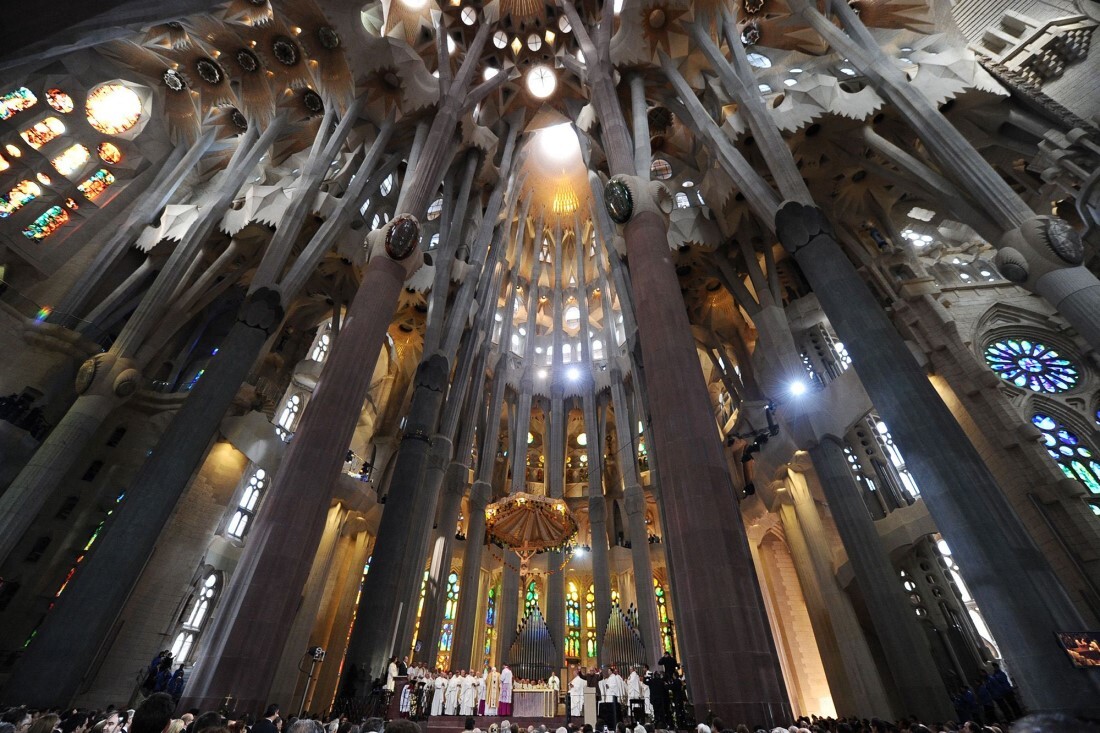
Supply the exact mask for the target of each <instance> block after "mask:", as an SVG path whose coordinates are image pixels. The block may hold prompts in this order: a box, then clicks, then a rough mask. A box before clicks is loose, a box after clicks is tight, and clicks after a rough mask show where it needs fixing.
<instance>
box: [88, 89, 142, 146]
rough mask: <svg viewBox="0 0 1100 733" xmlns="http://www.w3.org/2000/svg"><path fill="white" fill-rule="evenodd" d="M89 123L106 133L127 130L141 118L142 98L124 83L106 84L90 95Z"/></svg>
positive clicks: (113, 133) (110, 133) (114, 133)
mask: <svg viewBox="0 0 1100 733" xmlns="http://www.w3.org/2000/svg"><path fill="white" fill-rule="evenodd" d="M85 113H86V114H87V117H88V124H89V125H91V126H92V127H94V128H95V129H96V130H98V131H99V132H102V133H103V134H104V135H118V134H121V133H123V132H126V131H127V130H129V129H130V128H132V127H133V126H134V125H136V124H137V123H138V120H139V119H141V98H140V97H138V95H137V92H135V91H134V90H133V89H130V88H129V87H127V86H124V85H122V84H104V85H103V86H100V87H96V88H95V89H93V90H92V92H91V93H90V94H89V95H88V101H87V103H86V105H85Z"/></svg>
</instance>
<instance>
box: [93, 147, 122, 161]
mask: <svg viewBox="0 0 1100 733" xmlns="http://www.w3.org/2000/svg"><path fill="white" fill-rule="evenodd" d="M96 152H97V153H99V159H100V160H102V161H103V162H104V163H110V164H112V165H114V164H115V163H118V162H119V161H121V160H122V151H121V150H119V149H118V146H117V145H115V144H114V143H108V142H102V143H100V144H99V148H97V149H96Z"/></svg>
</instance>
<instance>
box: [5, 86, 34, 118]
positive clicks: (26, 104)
mask: <svg viewBox="0 0 1100 733" xmlns="http://www.w3.org/2000/svg"><path fill="white" fill-rule="evenodd" d="M37 103H38V97H36V96H34V93H32V92H31V90H30V89H27V88H26V87H19V88H18V89H16V90H14V91H11V92H8V93H7V94H4V95H3V96H0V120H10V119H11V118H12V117H15V116H16V115H17V114H19V113H20V112H22V111H23V110H25V109H30V108H31V107H33V106H34V105H35V104H37Z"/></svg>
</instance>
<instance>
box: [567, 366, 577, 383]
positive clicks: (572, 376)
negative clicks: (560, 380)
mask: <svg viewBox="0 0 1100 733" xmlns="http://www.w3.org/2000/svg"><path fill="white" fill-rule="evenodd" d="M565 376H567V377H569V381H571V382H575V381H577V380H578V379H580V378H581V370H580V369H577V367H569V369H568V370H567V371H566V372H565Z"/></svg>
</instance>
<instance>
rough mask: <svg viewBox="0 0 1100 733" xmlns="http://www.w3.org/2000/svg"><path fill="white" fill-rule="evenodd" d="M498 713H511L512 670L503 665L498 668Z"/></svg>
mask: <svg viewBox="0 0 1100 733" xmlns="http://www.w3.org/2000/svg"><path fill="white" fill-rule="evenodd" d="M499 710H500V714H501V715H511V714H512V670H510V669H508V665H507V664H506V665H504V667H503V669H501V670H500V708H499Z"/></svg>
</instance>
